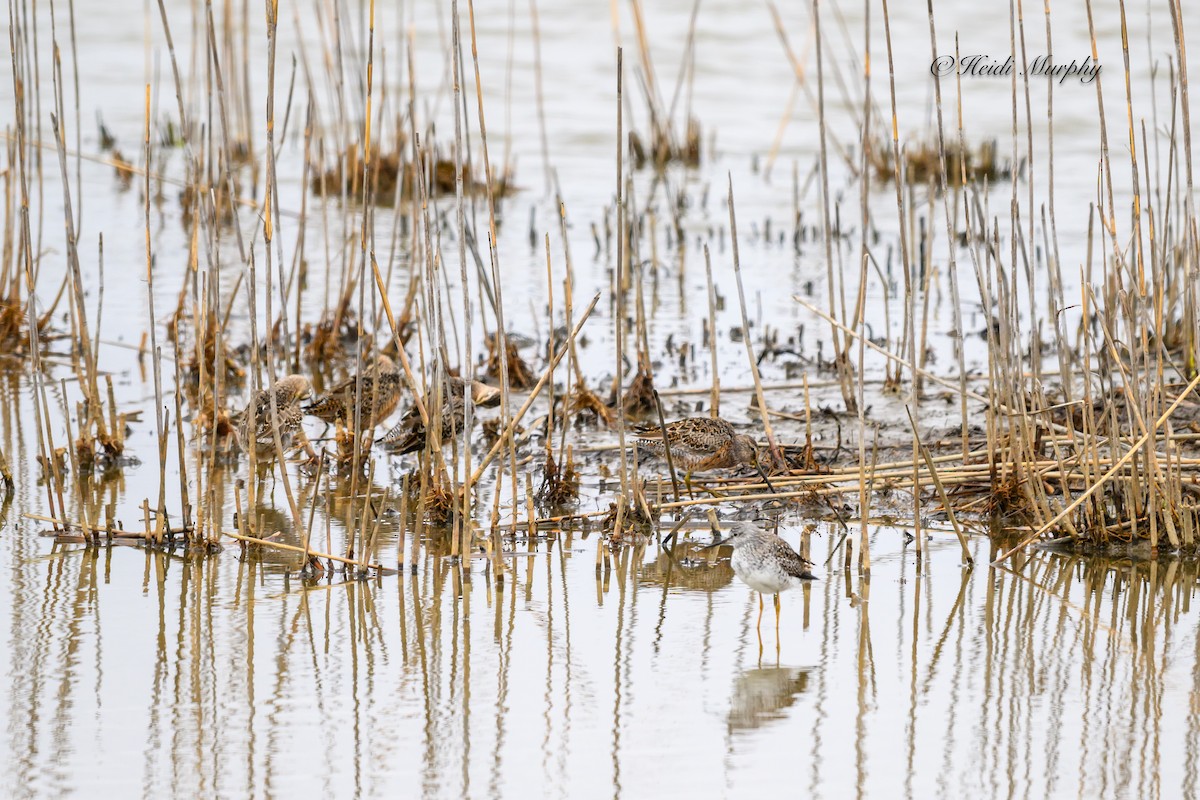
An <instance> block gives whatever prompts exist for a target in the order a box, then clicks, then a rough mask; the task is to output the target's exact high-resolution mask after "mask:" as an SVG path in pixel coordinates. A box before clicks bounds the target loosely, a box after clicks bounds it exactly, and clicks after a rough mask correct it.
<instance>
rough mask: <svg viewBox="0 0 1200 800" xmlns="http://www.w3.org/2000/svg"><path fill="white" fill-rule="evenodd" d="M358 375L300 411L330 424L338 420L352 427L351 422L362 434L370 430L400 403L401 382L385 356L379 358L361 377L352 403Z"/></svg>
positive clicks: (393, 365)
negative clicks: (359, 390) (357, 391)
mask: <svg viewBox="0 0 1200 800" xmlns="http://www.w3.org/2000/svg"><path fill="white" fill-rule="evenodd" d="M359 380H360V376H359V375H351V376H350V377H349V378H347V379H346V380H344V381H342V382H341V383H339V384H338V385H337V386H334V387H333V388H332V389H330V390H329V391H328V392H326V393H325V394H324V395H322V396H321V397H318V398H317V399H316V400H315V401H313V402H312V403H310V404H309V405H307V406H305V407H304V413H306V414H311V415H312V416H314V417H316V418H318V419H321V420H324V421H325V422H327V423H330V424H333V423H335V422H337V421H339V420H341V423H342V424H343V425H345V426H347V427H353V426H354V423H355V418H356V417H357V418H358V420H359V425H360V426H361V429H362V430H364V431H365V430H370V429H371V428H374V427H375V426H376V425H378V424H379V423H380V422H383V420H385V419H387V417H388V415H389V414H391V413H392V412H393V411H395V410H396V406H397V405H399V403H400V391H401V389H402V384H403V378H402V377H401V373H400V369H399V367H397V366H396V364H395V363H394V362H393V361H392V360H391V359H390V358H388V357H387V356H384V355H381V356H379V357H378V358H377V359H376V360H375V363H374V364H373V365H372V366H371V368H370V369H369V370H367V371H366V372H364V373H362V376H361V381H362V390H361V393H360V394H359V395H358V403H357V406H356V404H355V402H354V398H355V394H354V392H355V389H356V388H358V386H359Z"/></svg>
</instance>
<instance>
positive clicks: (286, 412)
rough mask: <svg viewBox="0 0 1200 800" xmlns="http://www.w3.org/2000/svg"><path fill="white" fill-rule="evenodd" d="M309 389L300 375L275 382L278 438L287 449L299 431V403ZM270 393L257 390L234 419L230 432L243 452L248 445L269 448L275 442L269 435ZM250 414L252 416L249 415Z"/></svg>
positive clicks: (310, 387) (272, 436) (271, 435)
mask: <svg viewBox="0 0 1200 800" xmlns="http://www.w3.org/2000/svg"><path fill="white" fill-rule="evenodd" d="M311 391H312V386H311V385H310V384H309V382H308V378H306V377H304V376H303V375H288V376H287V377H284V378H280V379H279V380H277V381H275V408H276V410H277V412H278V416H279V437H280V439H281V440H282V442H283V445H284V447H287V446H288V445H289V444H290V442H291V440H292V437H293V436H295V434H296V433H297V432H298V431H299V430H300V423H301V422H302V421H303V419H304V412H303V411H302V410H301V408H300V401H301V400H303V399H304V398H305V397H307V396H308V395H309V392H311ZM270 397H271V391H270V389H259V390H258V391H257V392H255V393H254V397H253V398H251V400H250V402H249V403H248V404H247V405H246V408H244V409H243V410H242V411H240V412H238V414H237V415H236V416H235V417H234V419H233V429H234V432H235V435H236V437H237V440H238V445H239V446H240V447H241V448H242V449H243V450H244V449H246V447H247V446H248V445H249V443H250V442H251V441H254V442H255V443H257V444H270V443H272V442H273V441H274V438H275V437H274V434H273V433H272V431H271V424H272V422H271V416H272V415H271V404H270V402H269V399H270ZM251 412H253V414H252V413H251ZM252 415H253V418H254V435H253V436H251V435H250V420H251V416H252Z"/></svg>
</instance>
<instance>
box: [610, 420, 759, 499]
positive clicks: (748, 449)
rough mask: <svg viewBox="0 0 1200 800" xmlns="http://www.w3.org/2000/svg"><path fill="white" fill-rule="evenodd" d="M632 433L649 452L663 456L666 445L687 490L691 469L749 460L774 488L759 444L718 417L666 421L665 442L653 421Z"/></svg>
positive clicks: (696, 469)
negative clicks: (759, 456) (760, 456)
mask: <svg viewBox="0 0 1200 800" xmlns="http://www.w3.org/2000/svg"><path fill="white" fill-rule="evenodd" d="M634 434H635V435H636V436H637V437H638V440H639V441H640V442H641V445H642V447H644V448H645V449H646V450H648V451H649V452H650V453H651V454H653V455H656V456H658V457H660V458H663V459H665V458H666V450H667V447H666V445H669V446H670V449H671V461H672V462H673V463H674V464H675V466H676V467H682V468H683V470H684V472H685V475H684V482H685V483H686V484H687V487H688V491H689V492H690V491H691V489H692V480H691V478H692V473H693V472H704V471H705V470H710V469H729V468H731V467H737V466H741V465H742V464H749V465H750V466H752V467H754V468H755V469H756V470H758V474H759V475H760V476H761V477H762V479H763V482H764V483H766V484H767V488H769V489H770V490H771V491H772V492H774V491H775V488H774V487H773V486H771V482H770V481H769V480H767V475H766V473H764V472H763V469H762V465H761V464H760V463H759V459H758V445H757V444H755V443H754V439H752V438H751V437H750V436H747V435H746V434H744V433H738V432H737V431H736V430H735V429H734V427H733V425H732V423H730V422H727V421H726V420H723V419H721V418H720V417H688V418H686V419H680V420H676V421H674V422H668V423H667V427H666V434H667V435H666V445H664V443H663V429H662V428H660V427H658V426H656V425H648V426H644V427H641V428H637V429H636V430H635V431H634Z"/></svg>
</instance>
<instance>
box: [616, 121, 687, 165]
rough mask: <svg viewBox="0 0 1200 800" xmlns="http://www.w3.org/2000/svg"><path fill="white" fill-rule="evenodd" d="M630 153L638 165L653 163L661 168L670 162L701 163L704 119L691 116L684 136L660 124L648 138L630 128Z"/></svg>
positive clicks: (634, 162) (634, 163) (683, 163)
mask: <svg viewBox="0 0 1200 800" xmlns="http://www.w3.org/2000/svg"><path fill="white" fill-rule="evenodd" d="M629 155H630V158H631V159H632V161H633V166H634V169H644V168H646V167H647V166H650V167H653V168H654V169H658V170H661V169H664V168H666V167H667V166H668V165H670V164H682V165H683V166H685V167H693V168H694V167H699V166H700V123H699V122H698V121H697V120H696V119H694V118H692V119H689V120H688V123H687V128H686V129H685V131H684V134H683V139H682V140H680V139H678V138H677V137H675V135H674V134H673V133H672V132H671V131H670V130H669V129H666V130H664V129H663V128H662V127H656V128H655V129H654V130H653V131H652V132H651V134H650V136H649V140H648V141H645V142H644V141H642V137H641V136H639V135H638V134H637V132H636V131H630V132H629Z"/></svg>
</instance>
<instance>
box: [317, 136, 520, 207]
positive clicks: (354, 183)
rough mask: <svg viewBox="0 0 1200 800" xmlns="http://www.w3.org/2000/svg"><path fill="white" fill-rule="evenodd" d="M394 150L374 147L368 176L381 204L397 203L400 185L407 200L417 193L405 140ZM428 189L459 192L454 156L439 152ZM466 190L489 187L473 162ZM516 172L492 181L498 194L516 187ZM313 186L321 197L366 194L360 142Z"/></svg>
mask: <svg viewBox="0 0 1200 800" xmlns="http://www.w3.org/2000/svg"><path fill="white" fill-rule="evenodd" d="M396 144H397V147H396V149H395V150H394V151H391V152H387V153H384V152H381V151H380V150H379V148H373V149H372V152H371V163H370V165H369V167H368V175H367V179H368V180H369V181H370V182H371V186H370V188H371V200H372V202H373V203H374V204H375V205H377V206H380V207H391V206H393V205H394V204H395V201H396V197H397V188H399V197H400V199H403V200H407V199H410V198H412V197H413V196H414V195H415V194H417V192H416V190H415V187H416V185H417V170H416V169H415V168H414V165H413V162H411V161H405V160H404V158H403V157H402V155H401V153H403V151H404V141H403V140H400V141H398V142H397V143H396ZM424 178H425V179H424V181H423V183H424V185H425V191H426V193H427V194H428V195H429V196H433V197H437V196H453V195H454V194H455V193H456V191H457V190H456V170H455V166H454V159H452V158H447V157H445V156H442V155H440V154H439V155H435V156H434V157H433V158H432V160H431V162H430V164H429V166H428V168H427V174H426V175H425V176H424ZM462 178H463V191H465V192H466V193H467V194H483V193H484V192H486V191H487V185H486V183H485V181H483V180H481V179H477V178H476V177H475V174H474V171H473V170H472V168H471V165H470V163H464V164H463V166H462ZM511 178H512V176H511V175H510V174H508V173H505V174H504V175H502V176H501V177H500V178H498V179H496V180H495V181H494V182H493V185H492V193H493V195H494V196H495V197H506V196H507V195H509V194H511V193H512V191H513V190H514V186H513V184H512V180H511ZM310 187H311V189H312V191H313V193H314V194H316V195H317V196H319V197H338V196H340V195H341V193H342V192H343V191H345V193H346V197H347V198H349V199H350V200H352V201H361V198H362V196H363V157H362V151H361V149H360V148H359V146H358V145H357V144H352V145H350V147H348V148H346V149H345V150H344V151H342V152H341V153H339V154H338V155H337V156H336V157H335V161H334V164H333V166H331V167H329V168H328V169H325V170H323V171H318V172H317V173H316V175H315V176H314V177H313V178H312V181H311V183H310Z"/></svg>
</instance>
